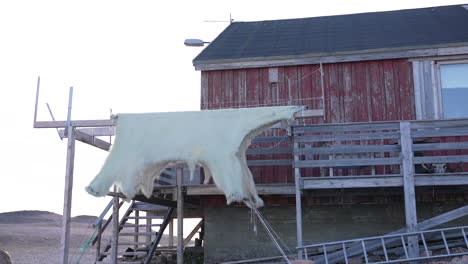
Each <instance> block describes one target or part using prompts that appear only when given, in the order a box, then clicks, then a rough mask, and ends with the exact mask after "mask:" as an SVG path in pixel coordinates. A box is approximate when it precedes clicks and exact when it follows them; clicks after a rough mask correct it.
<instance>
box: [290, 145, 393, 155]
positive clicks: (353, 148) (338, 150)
mask: <svg viewBox="0 0 468 264" xmlns="http://www.w3.org/2000/svg"><path fill="white" fill-rule="evenodd" d="M400 149H401V147H400V146H399V145H333V146H330V147H317V148H300V149H295V150H294V154H298V155H307V154H344V153H370V152H397V151H398V152H399V151H400Z"/></svg>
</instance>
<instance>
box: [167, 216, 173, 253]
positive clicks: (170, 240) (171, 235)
mask: <svg viewBox="0 0 468 264" xmlns="http://www.w3.org/2000/svg"><path fill="white" fill-rule="evenodd" d="M167 246H168V247H173V246H174V220H173V219H171V220H169V239H168V242H167Z"/></svg>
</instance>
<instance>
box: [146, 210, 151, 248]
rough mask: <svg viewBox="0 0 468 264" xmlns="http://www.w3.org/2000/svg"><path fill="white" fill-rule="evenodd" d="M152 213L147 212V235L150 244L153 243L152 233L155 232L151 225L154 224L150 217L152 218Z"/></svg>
mask: <svg viewBox="0 0 468 264" xmlns="http://www.w3.org/2000/svg"><path fill="white" fill-rule="evenodd" d="M152 215H153V214H152V212H151V211H146V225H147V226H146V233H148V234H147V235H146V242H147V243H148V244H150V243H151V232H153V230H152V228H151V224H152V223H153V221H152V219H151V218H150V216H152Z"/></svg>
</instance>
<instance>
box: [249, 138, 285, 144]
mask: <svg viewBox="0 0 468 264" xmlns="http://www.w3.org/2000/svg"><path fill="white" fill-rule="evenodd" d="M289 141H290V139H289V137H257V138H254V139H252V143H269V142H285V143H287V142H289Z"/></svg>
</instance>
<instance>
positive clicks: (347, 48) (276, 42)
mask: <svg viewBox="0 0 468 264" xmlns="http://www.w3.org/2000/svg"><path fill="white" fill-rule="evenodd" d="M463 42H468V10H467V7H466V6H463V5H454V6H442V7H430V8H419V9H409V10H399V11H388V12H374V13H362V14H351V15H338V16H326V17H311V18H299V19H285V20H272V21H258V22H234V23H231V24H230V25H229V26H228V27H227V28H226V29H225V30H224V31H223V32H222V33H221V34H220V35H219V36H218V37H217V38H216V39H215V40H214V41H213V42H212V43H211V44H210V45H208V46H207V47H206V48H205V49H204V50H203V51H202V52H201V53H200V54H199V55H198V56H197V57H196V58H195V59H194V60H193V63H194V65H198V64H210V63H221V62H240V61H249V60H252V59H255V60H260V59H266V60H267V59H271V58H298V57H304V56H307V55H309V56H311V55H315V56H317V54H319V55H320V54H323V56H325V55H334V54H340V53H346V52H359V51H361V52H365V51H369V50H379V49H383V50H385V49H397V50H398V49H399V48H403V47H421V46H423V47H431V46H441V45H442V46H444V45H446V44H456V43H463ZM452 46H453V45H452Z"/></svg>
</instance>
